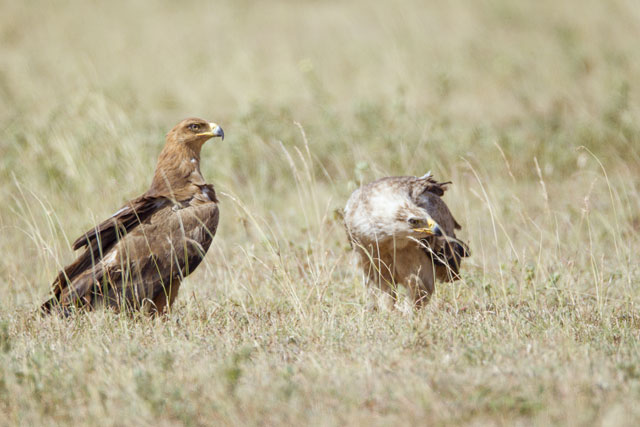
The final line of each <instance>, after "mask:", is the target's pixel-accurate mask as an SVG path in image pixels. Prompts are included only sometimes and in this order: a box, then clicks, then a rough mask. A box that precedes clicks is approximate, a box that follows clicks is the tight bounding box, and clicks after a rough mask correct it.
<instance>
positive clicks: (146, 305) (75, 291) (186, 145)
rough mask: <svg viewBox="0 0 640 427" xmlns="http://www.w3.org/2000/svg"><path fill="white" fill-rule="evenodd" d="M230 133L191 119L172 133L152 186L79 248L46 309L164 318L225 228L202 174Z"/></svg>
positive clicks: (56, 283)
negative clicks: (208, 154) (212, 147)
mask: <svg viewBox="0 0 640 427" xmlns="http://www.w3.org/2000/svg"><path fill="white" fill-rule="evenodd" d="M213 137H222V138H223V139H224V132H223V131H222V128H220V126H218V125H217V124H215V123H209V122H208V121H205V120H202V119H195V118H191V119H186V120H183V121H182V122H180V123H178V124H177V125H176V126H175V127H174V128H173V129H172V130H171V131H170V132H169V133H168V134H167V138H166V144H165V146H164V149H163V150H162V152H161V153H160V157H159V158H158V163H157V166H156V171H155V174H154V176H153V181H152V182H151V187H150V188H149V190H147V192H146V193H144V194H143V195H141V196H140V197H137V198H135V199H133V200H130V201H129V202H127V203H126V204H125V205H124V206H123V207H122V208H120V209H119V210H118V211H117V212H116V213H115V214H113V215H112V216H111V217H110V218H109V219H107V220H106V221H104V222H102V223H101V224H99V225H97V226H95V227H94V228H92V229H90V230H88V231H87V232H86V233H84V234H83V235H82V236H81V237H79V238H78V239H77V240H76V241H75V242H74V243H73V249H74V250H77V249H80V248H84V251H83V252H82V254H81V255H80V256H79V257H78V258H77V259H76V260H75V261H74V262H73V263H72V264H71V265H69V266H67V267H65V268H64V269H63V270H62V271H60V272H59V273H58V276H57V277H56V279H55V281H54V282H53V285H52V287H53V296H52V297H51V299H49V300H48V301H47V302H45V303H44V304H43V305H42V307H41V309H42V311H44V312H47V313H48V312H51V311H52V310H54V309H56V308H59V309H61V310H62V311H63V312H67V311H68V310H69V308H70V307H78V308H84V309H94V308H97V307H101V306H103V307H110V308H113V309H115V310H142V311H144V312H146V313H149V314H151V313H164V312H166V311H168V309H169V308H170V306H171V304H172V303H173V301H174V299H175V298H176V295H177V294H178V288H179V287H180V282H181V281H182V279H183V278H184V277H186V276H188V275H189V274H190V273H192V272H193V271H194V270H195V269H196V267H197V266H198V265H199V264H200V262H201V261H202V259H203V257H204V255H205V253H206V252H207V250H208V249H209V246H210V245H211V241H212V239H213V236H214V235H215V233H216V228H217V226H218V217H219V216H218V215H219V213H218V200H217V198H216V193H215V191H214V188H213V186H212V185H211V184H207V183H206V181H205V180H204V178H203V177H202V174H201V173H200V149H201V148H202V145H203V144H204V143H205V142H206V141H207V140H208V139H210V138H213Z"/></svg>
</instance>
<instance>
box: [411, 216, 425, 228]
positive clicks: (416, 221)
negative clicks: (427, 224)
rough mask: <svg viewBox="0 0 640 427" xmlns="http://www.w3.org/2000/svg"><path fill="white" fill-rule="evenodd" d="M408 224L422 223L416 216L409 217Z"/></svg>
mask: <svg viewBox="0 0 640 427" xmlns="http://www.w3.org/2000/svg"><path fill="white" fill-rule="evenodd" d="M409 224H411V226H412V227H417V226H419V225H420V224H422V221H421V220H419V219H418V218H409Z"/></svg>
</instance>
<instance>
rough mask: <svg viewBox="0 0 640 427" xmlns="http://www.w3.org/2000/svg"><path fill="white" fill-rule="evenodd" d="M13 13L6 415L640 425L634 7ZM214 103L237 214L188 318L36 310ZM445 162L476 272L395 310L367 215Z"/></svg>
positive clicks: (0, 242) (90, 6)
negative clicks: (356, 199) (365, 194)
mask: <svg viewBox="0 0 640 427" xmlns="http://www.w3.org/2000/svg"><path fill="white" fill-rule="evenodd" d="M0 9H1V10H2V11H3V12H2V17H0V24H1V25H0V201H1V203H0V254H1V255H2V256H1V257H0V279H1V280H0V413H1V414H3V416H2V417H0V424H6V425H12V424H20V425H52V424H56V425H57V424H78V423H81V424H99V425H105V424H106V425H173V424H184V425H203V424H204V425H211V424H239V423H241V424H250V425H256V424H260V425H273V424H293V425H299V424H313V425H335V424H351V425H368V424H373V425H389V424H394V425H395V424H400V423H402V424H406V423H410V424H428V425H443V424H446V425H450V424H474V425H478V424H482V425H484V424H490V425H491V424H493V425H512V424H527V425H528V424H534V425H547V424H549V423H553V424H565V425H593V424H603V425H636V424H637V423H638V422H639V421H640V406H639V405H638V403H639V402H640V368H639V367H640V347H639V344H638V342H639V339H640V311H639V309H638V304H639V303H640V267H639V265H638V261H639V260H640V259H639V256H638V253H640V237H639V236H640V213H639V212H640V121H639V120H638V118H639V117H640V86H639V84H638V82H640V56H639V55H638V54H637V44H638V39H639V38H640V14H639V13H638V8H637V7H636V5H635V3H634V2H633V1H624V0H616V1H611V2H597V1H586V2H584V1H582V2H578V1H568V2H562V3H558V2H552V1H541V2H511V1H507V0H492V1H481V2H462V1H453V2H446V3H442V2H426V3H425V2H418V1H401V2H380V3H376V4H372V3H369V2H363V1H355V2H350V3H348V4H347V3H343V2H333V1H327V2H315V1H310V2H288V1H278V2H272V3H270V4H266V3H265V4H262V3H259V4H253V3H250V2H236V3H235V4H234V5H233V6H231V5H228V4H223V3H219V4H218V3H209V2H201V1H191V2H180V3H177V2H176V3H173V2H158V3H154V4H146V3H131V2H121V3H119V2H115V3H113V2H112V3H109V4H106V3H98V2H80V1H68V2H64V3H60V4H56V5H54V4H53V3H46V2H35V1H34V2H9V1H4V0H0ZM193 115H195V116H201V117H203V118H206V119H210V120H213V121H216V122H217V123H220V124H221V125H222V127H223V128H224V129H225V133H226V135H227V138H226V139H225V141H224V142H220V141H215V142H213V141H212V142H210V143H207V144H206V145H205V146H204V148H203V159H202V169H203V174H204V175H205V177H206V178H207V179H208V180H209V181H210V182H212V183H213V184H214V185H215V186H216V189H217V190H218V193H219V195H220V199H221V206H220V209H221V220H220V228H219V230H218V234H217V236H216V238H215V239H214V243H213V245H212V248H211V249H210V251H209V253H208V255H207V258H206V260H205V262H204V263H203V265H202V266H201V267H199V269H198V271H197V272H196V273H194V274H193V275H192V276H190V277H189V278H188V280H187V281H186V282H185V284H184V285H183V286H182V288H181V290H180V294H179V297H178V299H177V301H176V304H175V305H174V310H173V312H172V314H171V316H170V317H169V318H167V319H165V320H158V319H155V320H154V319H147V318H142V317H138V316H135V315H134V316H128V315H118V314H114V313H111V312H104V311H101V312H96V313H91V314H87V315H83V314H78V315H73V316H71V317H69V318H64V319H63V318H58V317H55V316H54V317H46V318H40V317H38V316H36V315H35V314H34V311H35V309H36V307H37V306H38V304H39V303H41V302H42V301H43V300H44V299H45V298H46V297H47V295H48V292H49V284H50V283H51V281H52V280H53V277H54V276H55V274H56V271H57V270H58V269H59V268H60V267H61V266H63V265H65V264H66V263H68V262H70V261H71V260H72V259H73V253H72V252H71V249H70V242H71V241H73V239H74V238H75V237H77V235H79V234H80V233H82V232H83V231H85V229H87V228H89V227H91V226H92V225H94V224H95V222H96V221H99V220H101V219H103V218H105V217H106V216H108V215H111V214H112V213H113V212H114V211H115V210H116V209H117V208H118V207H119V206H121V204H122V203H123V202H124V201H125V200H126V199H128V198H131V197H134V196H136V195H138V194H140V193H142V192H143V191H144V190H145V189H146V188H147V186H148V185H149V183H150V180H151V177H152V174H153V168H154V166H155V162H156V157H157V155H158V153H159V152H160V149H161V147H162V144H163V141H164V134H165V133H166V132H167V131H168V130H169V128H171V127H172V126H173V125H174V124H175V123H177V122H178V121H179V120H181V119H182V118H184V117H187V116H193ZM428 170H431V171H432V172H433V173H434V175H435V176H436V178H438V179H443V180H452V181H453V182H454V185H453V186H452V187H451V189H450V191H448V192H447V194H446V196H445V200H446V201H447V203H448V204H449V206H450V207H451V209H452V211H453V212H454V214H455V215H456V217H457V219H458V221H459V222H460V223H462V224H463V227H464V228H463V230H462V232H461V234H460V237H461V238H462V239H463V240H465V241H468V242H469V244H470V247H471V250H472V257H471V258H469V259H468V260H465V261H467V262H465V264H464V265H463V269H462V275H463V280H461V281H459V282H456V283H453V284H438V285H436V293H435V294H434V297H433V298H432V300H431V302H430V303H429V305H428V306H427V307H426V308H425V309H423V310H421V311H419V312H415V313H413V314H412V315H406V314H402V313H401V312H399V311H394V312H391V313H385V312H369V311H367V310H366V309H365V305H366V304H365V292H364V289H363V285H362V280H361V277H360V273H359V272H358V269H357V267H356V264H355V260H354V257H353V255H352V254H351V252H350V250H349V244H348V242H347V239H346V236H345V235H344V230H343V227H342V224H341V222H340V217H339V215H338V213H337V210H338V209H341V208H342V207H343V206H344V203H345V202H346V200H347V198H348V196H349V194H350V193H351V191H353V190H354V189H355V188H356V187H357V186H358V185H359V183H361V182H367V181H370V180H373V179H376V178H379V177H381V176H385V175H401V174H412V175H422V174H424V173H425V172H427V171H428Z"/></svg>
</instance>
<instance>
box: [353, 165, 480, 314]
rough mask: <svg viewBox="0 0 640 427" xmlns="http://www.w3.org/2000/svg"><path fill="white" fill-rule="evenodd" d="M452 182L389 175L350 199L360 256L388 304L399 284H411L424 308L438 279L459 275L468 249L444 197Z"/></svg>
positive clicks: (372, 284) (372, 285) (369, 282)
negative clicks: (459, 238) (456, 232)
mask: <svg viewBox="0 0 640 427" xmlns="http://www.w3.org/2000/svg"><path fill="white" fill-rule="evenodd" d="M448 184H450V183H449V182H437V181H436V180H434V179H433V178H432V177H431V174H430V173H428V174H426V175H424V176H422V177H420V178H418V177H412V176H397V177H387V178H382V179H379V180H377V181H374V182H372V183H369V184H367V185H365V186H363V187H361V188H359V189H357V190H356V191H354V192H353V194H352V195H351V197H350V198H349V201H348V202H347V206H346V207H345V210H344V221H345V226H346V229H347V234H348V236H349V240H350V242H351V244H352V246H353V248H354V250H355V251H356V252H357V253H358V254H359V255H360V263H361V266H362V268H363V272H364V275H365V280H366V282H367V286H368V289H369V291H370V294H375V293H376V291H375V290H376V289H377V290H380V291H382V292H381V293H379V294H380V295H381V296H382V297H383V300H384V302H383V303H384V305H391V306H392V305H393V302H394V300H396V299H397V289H398V288H397V287H398V286H399V285H404V286H406V287H407V288H408V290H409V293H410V294H411V297H412V298H413V302H414V303H415V305H416V306H418V307H419V306H422V305H423V304H425V303H426V302H427V301H428V300H429V297H430V296H431V294H432V293H433V290H434V282H435V279H436V278H437V279H440V280H442V281H446V282H451V281H454V280H457V279H459V278H460V276H459V272H460V261H461V258H463V257H466V256H468V255H469V251H468V247H467V245H466V244H465V243H463V242H461V241H460V240H458V239H456V234H455V230H456V229H460V225H459V224H458V222H457V221H456V220H455V219H454V217H453V215H452V214H451V211H450V210H449V208H448V207H447V205H446V204H445V202H444V201H443V200H442V198H441V196H442V195H443V194H444V192H445V190H446V188H447V185H448Z"/></svg>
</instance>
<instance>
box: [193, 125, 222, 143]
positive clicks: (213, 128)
mask: <svg viewBox="0 0 640 427" xmlns="http://www.w3.org/2000/svg"><path fill="white" fill-rule="evenodd" d="M209 129H210V130H209V132H201V133H199V134H198V136H208V137H210V138H213V137H216V136H219V137H220V138H222V140H223V141H224V131H223V130H222V128H221V127H220V126H218V125H217V124H215V123H209Z"/></svg>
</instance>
